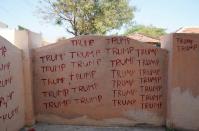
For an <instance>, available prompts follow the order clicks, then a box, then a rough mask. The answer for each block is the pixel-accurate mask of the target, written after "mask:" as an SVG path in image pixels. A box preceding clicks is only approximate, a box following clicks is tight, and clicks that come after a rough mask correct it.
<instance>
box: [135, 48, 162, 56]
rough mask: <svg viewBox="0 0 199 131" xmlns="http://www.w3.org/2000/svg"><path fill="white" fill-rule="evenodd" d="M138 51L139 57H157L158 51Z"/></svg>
mask: <svg viewBox="0 0 199 131" xmlns="http://www.w3.org/2000/svg"><path fill="white" fill-rule="evenodd" d="M136 51H137V56H138V57H141V56H148V55H153V56H157V53H158V49H136Z"/></svg>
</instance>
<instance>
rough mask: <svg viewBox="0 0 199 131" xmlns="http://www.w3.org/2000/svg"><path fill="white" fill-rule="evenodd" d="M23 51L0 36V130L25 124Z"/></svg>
mask: <svg viewBox="0 0 199 131" xmlns="http://www.w3.org/2000/svg"><path fill="white" fill-rule="evenodd" d="M22 66H23V65H22V52H21V50H19V49H17V48H16V47H15V46H13V45H12V44H11V43H10V42H8V41H7V40H5V39H4V38H2V37H0V130H1V131H17V130H19V129H20V128H22V127H23V126H24V117H25V116H24V87H23V70H22V68H23V67H22Z"/></svg>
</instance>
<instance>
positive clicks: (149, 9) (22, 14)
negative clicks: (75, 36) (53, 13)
mask: <svg viewBox="0 0 199 131" xmlns="http://www.w3.org/2000/svg"><path fill="white" fill-rule="evenodd" d="M38 1H39V0H1V1H0V21H1V22H3V23H6V24H7V25H8V26H9V28H17V26H18V25H21V26H23V27H25V28H28V29H30V30H31V31H33V32H37V33H41V34H42V36H43V38H44V40H46V41H49V42H54V41H55V40H56V39H57V38H60V37H63V36H64V37H67V38H68V37H72V35H70V34H68V33H67V32H66V31H65V30H64V29H63V27H60V26H57V25H54V24H53V23H47V22H45V21H43V20H42V18H41V17H40V16H39V15H38V12H37V7H38V6H39V2H38ZM130 5H131V6H136V8H137V11H136V12H135V17H134V19H133V21H135V22H136V23H137V24H144V25H153V26H157V27H161V28H165V29H166V31H167V32H168V33H170V32H174V31H176V30H177V29H179V28H180V27H184V26H186V27H187V26H198V27H199V0H131V2H130ZM122 33H123V30H121V31H118V34H122Z"/></svg>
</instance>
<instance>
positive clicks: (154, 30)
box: [125, 25, 166, 38]
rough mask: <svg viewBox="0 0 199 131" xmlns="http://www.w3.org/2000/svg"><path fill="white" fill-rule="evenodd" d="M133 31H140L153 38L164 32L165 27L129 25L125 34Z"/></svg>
mask: <svg viewBox="0 0 199 131" xmlns="http://www.w3.org/2000/svg"><path fill="white" fill-rule="evenodd" d="M134 33H140V34H143V35H146V36H150V37H153V38H159V37H160V36H162V35H165V34H166V31H165V29H163V28H158V27H155V26H152V25H150V26H144V25H135V26H133V27H131V28H130V29H128V30H127V31H126V32H125V35H130V34H134Z"/></svg>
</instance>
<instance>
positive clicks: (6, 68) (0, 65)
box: [0, 62, 11, 71]
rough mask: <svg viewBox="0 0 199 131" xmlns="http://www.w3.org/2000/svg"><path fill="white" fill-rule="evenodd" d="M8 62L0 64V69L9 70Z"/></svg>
mask: <svg viewBox="0 0 199 131" xmlns="http://www.w3.org/2000/svg"><path fill="white" fill-rule="evenodd" d="M10 65H11V64H10V62H7V63H5V64H0V71H7V70H10Z"/></svg>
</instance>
